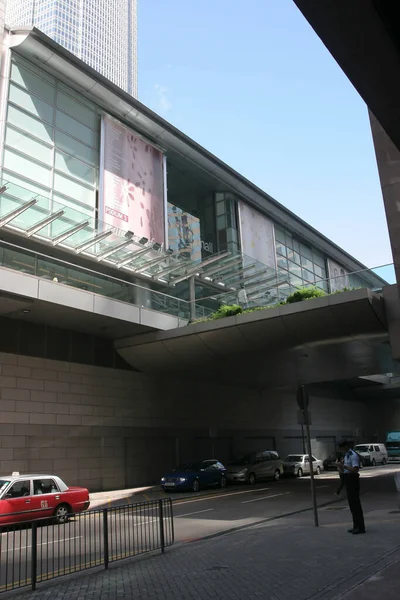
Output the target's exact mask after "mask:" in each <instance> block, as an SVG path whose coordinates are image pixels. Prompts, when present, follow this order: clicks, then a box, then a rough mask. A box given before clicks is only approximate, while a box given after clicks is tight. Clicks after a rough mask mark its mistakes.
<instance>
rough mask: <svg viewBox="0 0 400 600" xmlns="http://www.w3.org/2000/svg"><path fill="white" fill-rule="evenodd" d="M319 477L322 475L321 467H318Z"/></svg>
mask: <svg viewBox="0 0 400 600" xmlns="http://www.w3.org/2000/svg"><path fill="white" fill-rule="evenodd" d="M317 475H321V467H317Z"/></svg>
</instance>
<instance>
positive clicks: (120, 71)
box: [6, 0, 137, 97]
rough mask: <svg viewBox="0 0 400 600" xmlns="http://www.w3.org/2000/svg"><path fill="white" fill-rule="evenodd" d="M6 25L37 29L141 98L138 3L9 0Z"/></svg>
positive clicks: (131, 0) (128, 0)
mask: <svg viewBox="0 0 400 600" xmlns="http://www.w3.org/2000/svg"><path fill="white" fill-rule="evenodd" d="M6 24H7V25H8V26H10V27H14V26H27V25H34V26H35V27H37V28H38V29H40V30H41V31H43V33H45V34H47V35H48V36H49V37H51V38H52V39H54V40H55V41H56V42H58V43H59V44H61V45H62V46H64V48H66V49H67V50H69V51H70V52H73V54H75V55H76V56H78V57H79V58H81V59H82V60H83V61H85V62H86V63H87V64H88V65H90V66H91V67H93V68H94V69H96V71H98V72H99V73H101V74H102V75H104V76H105V77H107V78H108V79H110V80H111V81H112V82H113V83H115V84H116V85H118V86H119V87H120V88H122V89H123V90H125V91H127V92H128V93H130V94H131V95H132V96H135V97H136V96H137V0H8V1H7V5H6Z"/></svg>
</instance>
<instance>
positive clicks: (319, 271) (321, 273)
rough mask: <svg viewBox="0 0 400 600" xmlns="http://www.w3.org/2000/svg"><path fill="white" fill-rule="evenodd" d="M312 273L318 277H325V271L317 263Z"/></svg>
mask: <svg viewBox="0 0 400 600" xmlns="http://www.w3.org/2000/svg"><path fill="white" fill-rule="evenodd" d="M314 273H315V274H316V275H317V276H318V277H326V272H325V269H323V268H322V267H320V266H319V265H314Z"/></svg>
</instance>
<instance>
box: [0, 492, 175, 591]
mask: <svg viewBox="0 0 400 600" xmlns="http://www.w3.org/2000/svg"><path fill="white" fill-rule="evenodd" d="M1 517H4V515H1ZM173 543H174V521H173V513H172V502H171V499H170V498H164V499H162V500H153V501H151V502H143V503H140V504H130V505H125V506H117V507H111V508H104V509H99V510H90V511H87V512H83V513H80V514H77V515H70V516H69V518H68V519H67V521H66V522H65V523H63V524H62V525H58V524H55V523H53V522H51V521H49V520H48V519H46V520H38V521H34V522H32V523H26V524H19V525H12V526H7V527H4V526H3V527H2V529H1V530H0V557H1V558H0V592H5V591H9V590H13V589H16V588H20V587H24V586H31V587H32V589H33V590H34V589H36V586H37V584H39V583H41V582H44V581H49V580H50V579H54V578H55V577H61V576H63V575H70V574H72V573H77V572H78V571H83V570H85V569H91V568H93V567H100V566H104V568H106V569H107V568H108V565H109V564H110V563H112V562H115V561H118V560H123V559H125V558H129V557H132V556H137V555H139V554H144V553H146V552H152V551H154V550H161V552H164V550H165V548H167V547H168V546H171V545H172V544H173Z"/></svg>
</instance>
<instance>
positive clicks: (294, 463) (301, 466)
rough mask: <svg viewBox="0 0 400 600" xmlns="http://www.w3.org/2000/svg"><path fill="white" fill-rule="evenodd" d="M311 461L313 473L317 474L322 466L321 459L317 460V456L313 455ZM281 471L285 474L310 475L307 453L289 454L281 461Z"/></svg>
mask: <svg viewBox="0 0 400 600" xmlns="http://www.w3.org/2000/svg"><path fill="white" fill-rule="evenodd" d="M312 463H313V471H314V473H315V474H316V475H319V474H320V473H321V471H322V467H323V463H322V460H318V458H315V456H313V457H312ZM283 471H284V473H285V474H286V475H295V476H296V477H302V476H303V475H310V473H311V470H310V462H309V460H308V454H289V455H288V456H287V457H286V458H285V460H284V461H283Z"/></svg>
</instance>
